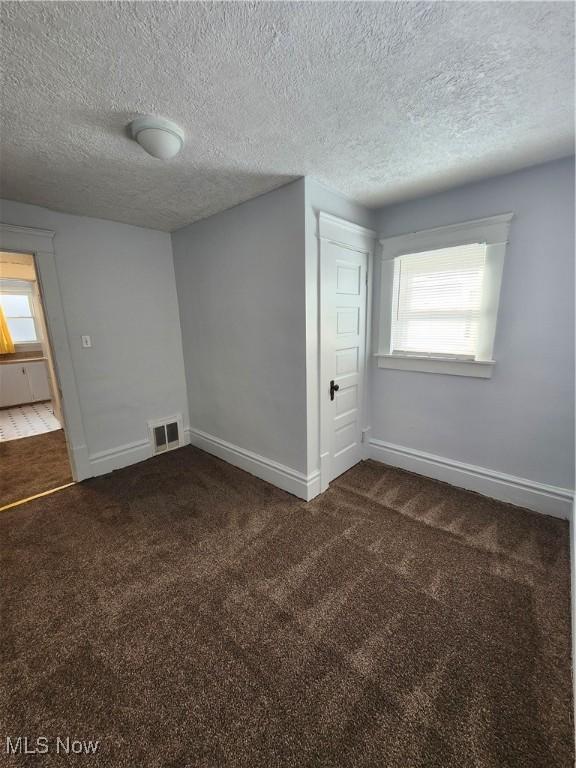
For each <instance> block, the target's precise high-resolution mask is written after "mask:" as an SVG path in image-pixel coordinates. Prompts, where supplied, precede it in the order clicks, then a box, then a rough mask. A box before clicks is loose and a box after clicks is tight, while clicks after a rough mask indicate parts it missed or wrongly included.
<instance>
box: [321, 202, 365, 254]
mask: <svg viewBox="0 0 576 768" xmlns="http://www.w3.org/2000/svg"><path fill="white" fill-rule="evenodd" d="M317 236H318V237H320V238H321V239H323V240H330V242H331V243H338V245H343V246H344V247H346V248H353V249H355V250H361V251H362V250H368V249H370V248H371V247H372V242H373V241H374V240H375V239H376V237H377V235H376V232H374V231H373V230H371V229H367V228H366V227H361V226H360V224H354V223H353V222H351V221H347V220H346V219H339V218H338V217H337V216H333V215H332V214H331V213H324V211H320V212H319V213H318V233H317Z"/></svg>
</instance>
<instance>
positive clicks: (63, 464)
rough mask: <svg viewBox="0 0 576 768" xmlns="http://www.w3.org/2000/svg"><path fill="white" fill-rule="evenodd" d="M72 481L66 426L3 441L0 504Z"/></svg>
mask: <svg viewBox="0 0 576 768" xmlns="http://www.w3.org/2000/svg"><path fill="white" fill-rule="evenodd" d="M71 482H72V473H71V472H70V462H69V460H68V452H67V450H66V438H65V437H64V430H63V429H58V430H55V431H54V432H46V434H44V435H35V436H34V437H22V438H20V439H19V440H8V441H7V442H2V443H0V507H3V506H5V505H6V504H11V503H12V502H13V501H19V500H20V499H27V498H28V497H29V496H34V495H35V494H36V493H42V492H43V491H49V490H50V489H51V488H58V487H59V486H60V485H66V483H71ZM0 754H1V753H0Z"/></svg>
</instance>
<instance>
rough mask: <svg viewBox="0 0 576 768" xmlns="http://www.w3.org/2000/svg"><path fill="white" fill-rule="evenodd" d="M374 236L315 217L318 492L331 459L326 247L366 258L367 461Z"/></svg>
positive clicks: (325, 215)
mask: <svg viewBox="0 0 576 768" xmlns="http://www.w3.org/2000/svg"><path fill="white" fill-rule="evenodd" d="M376 240H377V234H376V232H374V231H373V230H371V229H367V228H366V227H362V226H360V225H359V224H354V223H352V222H351V221H346V219H340V218H338V217H337V216H333V215H332V214H330V213H325V212H324V211H319V213H318V251H319V271H318V279H319V291H318V301H319V311H318V358H319V359H318V382H319V398H320V402H319V414H320V436H319V437H320V440H319V448H320V455H319V466H320V491H321V492H323V491H325V490H326V489H327V488H328V485H329V482H330V479H329V478H330V476H331V456H330V423H331V420H330V411H329V407H328V398H327V394H326V393H327V392H328V390H329V387H330V375H329V371H328V365H329V360H328V352H327V345H326V342H325V339H324V334H323V328H324V326H325V323H326V312H327V306H328V302H329V297H328V296H327V295H326V280H325V274H326V268H327V265H326V260H327V258H328V254H327V249H326V247H325V245H326V244H328V243H334V244H335V245H339V246H341V247H343V248H348V249H349V250H352V251H360V252H362V253H365V254H366V255H367V283H366V341H365V350H364V371H363V375H364V380H363V386H362V394H361V397H362V403H361V408H360V413H361V423H362V425H363V426H362V444H363V451H362V456H363V458H368V440H369V437H370V407H369V406H370V400H369V397H368V395H369V390H368V374H369V371H370V366H369V359H370V350H371V348H372V289H373V273H374V249H375V246H376Z"/></svg>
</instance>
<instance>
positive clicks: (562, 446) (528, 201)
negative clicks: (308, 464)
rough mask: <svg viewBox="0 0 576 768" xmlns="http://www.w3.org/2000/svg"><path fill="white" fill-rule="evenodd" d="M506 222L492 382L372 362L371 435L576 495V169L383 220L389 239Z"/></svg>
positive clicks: (439, 198) (455, 196)
mask: <svg viewBox="0 0 576 768" xmlns="http://www.w3.org/2000/svg"><path fill="white" fill-rule="evenodd" d="M507 211H513V212H514V214H515V217H514V220H513V222H512V228H511V233H510V244H509V246H508V249H507V256H506V263H505V267H504V276H503V284H502V293H501V300H500V311H499V316H498V328H497V332H496V343H495V352H494V355H495V359H496V361H497V363H496V366H495V370H494V375H493V378H492V379H486V380H483V379H472V378H463V377H458V376H445V375H439V374H425V373H415V372H411V371H391V370H381V369H378V368H376V366H375V362H374V361H373V363H372V366H373V367H372V372H371V379H372V381H371V385H372V435H373V437H375V438H379V439H381V440H384V441H386V442H390V443H395V444H397V445H401V446H406V447H409V448H413V449H417V450H422V451H426V452H429V453H433V454H437V455H439V456H444V457H448V458H451V459H456V460H458V461H462V462H466V463H470V464H475V465H478V466H481V467H486V468H489V469H493V470H496V471H499V472H504V473H508V474H512V475H517V476H519V477H523V478H528V479H530V480H533V481H536V482H541V483H546V484H550V485H557V486H561V487H564V488H574V160H573V158H572V159H566V160H561V161H556V162H553V163H548V164H546V165H541V166H537V167H535V168H531V169H527V170H525V171H521V172H518V173H514V174H510V175H506V176H501V177H497V178H494V179H490V180H487V181H483V182H480V183H475V184H470V185H467V186H464V187H461V188H459V189H453V190H451V191H449V192H444V193H441V194H436V195H433V196H430V197H428V198H424V199H420V200H415V201H411V202H406V203H403V204H399V205H395V206H391V207H388V208H384V209H382V210H381V211H380V212H379V214H378V228H379V230H380V232H381V233H383V234H384V236H390V235H397V234H403V233H406V232H412V231H415V230H420V229H427V228H430V227H438V226H442V225H444V224H454V223H457V222H462V221H467V220H469V219H475V218H480V217H484V216H490V215H493V214H497V213H505V212H507ZM377 282H378V281H376V284H377ZM375 294H376V295H375V299H376V301H375V304H376V307H375V309H376V310H377V304H378V290H377V289H376V290H375ZM374 317H375V318H376V317H377V312H375V314H374Z"/></svg>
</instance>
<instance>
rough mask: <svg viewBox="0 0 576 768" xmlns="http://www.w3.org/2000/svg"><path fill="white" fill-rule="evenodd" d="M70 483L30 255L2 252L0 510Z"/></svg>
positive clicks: (55, 383)
mask: <svg viewBox="0 0 576 768" xmlns="http://www.w3.org/2000/svg"><path fill="white" fill-rule="evenodd" d="M71 482H72V472H71V467H70V461H69V458H68V448H67V443H66V435H65V429H64V419H63V415H62V407H61V401H60V388H59V386H58V381H57V378H56V372H55V367H54V358H53V354H52V349H51V345H50V338H49V334H48V330H47V326H46V321H45V314H44V307H43V302H42V294H41V291H40V285H39V281H38V277H37V273H36V266H35V263H34V257H33V256H32V255H31V254H29V253H18V252H14V251H0V508H2V507H4V506H6V505H9V504H12V503H14V502H17V501H20V500H21V499H25V498H29V497H31V496H35V495H37V494H40V493H44V492H46V491H50V490H52V489H54V488H58V487H61V486H63V485H67V484H69V483H71Z"/></svg>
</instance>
